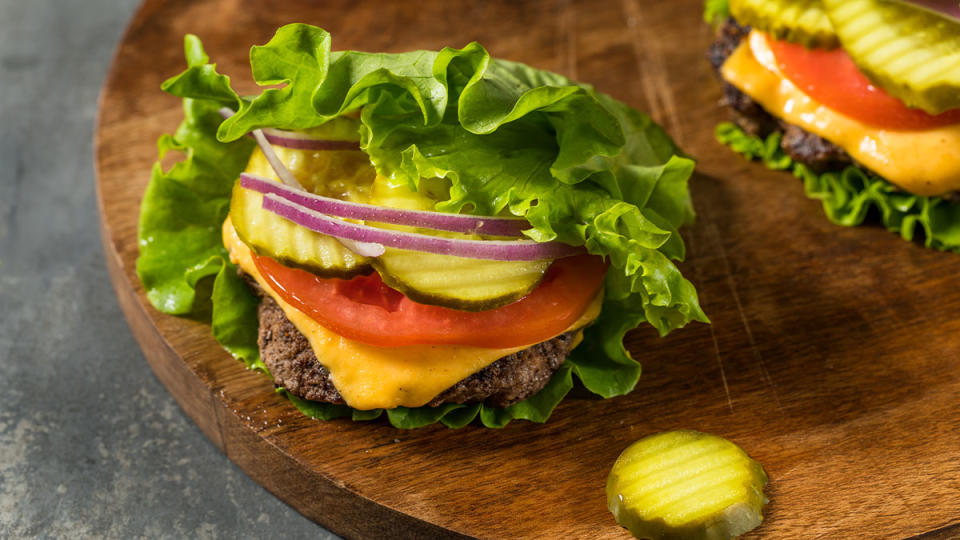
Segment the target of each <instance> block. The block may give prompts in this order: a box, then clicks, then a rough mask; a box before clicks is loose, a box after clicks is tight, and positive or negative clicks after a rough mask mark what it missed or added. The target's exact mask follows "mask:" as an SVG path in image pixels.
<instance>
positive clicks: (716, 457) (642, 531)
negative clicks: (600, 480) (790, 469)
mask: <svg viewBox="0 0 960 540" xmlns="http://www.w3.org/2000/svg"><path fill="white" fill-rule="evenodd" d="M766 483H767V475H766V473H765V472H764V471H763V467H761V466H760V464H759V463H757V462H756V461H754V460H753V459H751V458H750V456H748V455H747V454H746V452H744V451H743V450H742V449H740V447H739V446H737V445H736V444H734V443H732V442H730V441H728V440H726V439H724V438H721V437H717V436H715V435H708V434H706V433H699V432H696V431H668V432H665V433H658V434H655V435H651V436H649V437H645V438H643V439H640V440H639V441H637V442H635V443H633V444H632V445H630V446H629V447H627V449H626V450H624V451H623V453H622V454H620V457H619V458H617V461H616V463H614V465H613V469H611V471H610V475H609V477H608V478H607V506H608V508H610V511H611V512H613V515H614V517H616V519H617V523H619V524H620V525H622V526H624V527H626V528H627V529H628V530H629V531H630V533H631V534H633V535H634V536H636V537H637V538H650V539H652V540H660V539H685V540H700V539H702V540H707V539H710V540H714V539H720V538H734V537H736V536H739V535H741V534H744V533H746V532H747V531H750V530H752V529H754V528H756V527H757V526H759V525H760V523H761V522H762V521H763V514H762V513H761V509H762V507H763V505H764V504H766V502H767V498H766V497H765V496H764V495H763V487H764V486H765V485H766Z"/></svg>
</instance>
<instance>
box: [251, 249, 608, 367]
mask: <svg viewBox="0 0 960 540" xmlns="http://www.w3.org/2000/svg"><path fill="white" fill-rule="evenodd" d="M253 260H254V263H255V264H256V266H257V270H258V271H259V272H260V275H261V276H262V277H263V279H264V280H266V282H267V284H268V285H269V286H270V287H271V288H272V289H273V290H274V291H276V292H277V293H278V294H279V295H280V296H281V297H282V298H283V299H284V300H285V301H286V302H287V303H289V304H291V305H292V306H294V307H296V308H297V309H299V310H300V311H302V312H304V313H305V314H307V315H308V316H309V317H310V318H312V319H313V320H315V321H317V322H318V323H320V324H321V325H322V326H323V327H325V328H327V329H328V330H331V331H333V332H335V333H337V334H339V335H341V336H343V337H346V338H349V339H352V340H355V341H360V342H362V343H367V344H369V345H375V346H378V347H400V346H404V345H472V346H476V347H486V348H493V349H500V348H508V347H520V346H524V345H532V344H535V343H540V342H542V341H546V340H548V339H551V338H553V337H554V336H556V335H558V334H560V333H562V332H563V331H564V330H566V329H567V328H569V327H570V325H572V324H573V323H574V322H576V321H577V319H579V318H580V316H581V315H583V313H584V312H585V311H586V310H587V308H588V307H589V306H590V303H591V302H592V301H593V299H594V298H595V297H596V295H597V293H598V292H599V291H600V287H602V286H603V280H604V277H605V275H606V269H607V265H606V263H605V262H604V261H603V259H602V258H601V257H597V256H593V255H577V256H575V257H566V258H563V259H558V260H557V261H555V262H554V263H553V264H552V265H551V266H550V268H549V269H548V270H547V273H546V275H545V276H544V278H543V281H542V282H541V283H540V285H539V286H538V287H537V288H536V289H534V290H533V292H531V293H530V294H529V295H527V296H525V297H524V298H522V299H520V300H518V301H516V302H514V303H512V304H508V305H506V306H503V307H500V308H497V309H492V310H488V311H477V312H470V311H460V310H456V309H450V308H445V307H440V306H430V305H425V304H418V303H416V302H414V301H413V300H410V299H409V298H407V297H406V296H404V295H403V294H402V293H400V292H399V291H396V290H394V289H391V288H390V287H388V286H387V285H385V284H384V283H383V281H382V280H381V279H380V274H378V273H376V272H373V273H371V274H370V275H368V276H358V277H354V278H353V279H350V280H342V279H324V278H321V277H318V276H316V275H314V274H311V273H309V272H306V271H304V270H299V269H294V268H288V267H286V266H283V265H281V264H280V263H278V262H277V261H275V260H273V259H271V258H269V257H261V256H257V255H254V257H253Z"/></svg>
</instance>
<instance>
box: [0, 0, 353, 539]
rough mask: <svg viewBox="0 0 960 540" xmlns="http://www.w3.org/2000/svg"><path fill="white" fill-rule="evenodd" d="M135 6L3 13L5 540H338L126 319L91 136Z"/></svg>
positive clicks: (0, 443) (1, 501) (0, 391)
mask: <svg viewBox="0 0 960 540" xmlns="http://www.w3.org/2000/svg"><path fill="white" fill-rule="evenodd" d="M137 3H138V2H137V0H83V1H80V0H30V1H22V0H0V141H2V143H0V381H2V384H0V538H20V537H70V538H87V537H107V538H132V537H149V538H161V537H170V538H240V537H245V538H266V537H284V538H336V537H335V536H333V535H331V534H330V533H328V532H327V531H325V530H324V529H322V528H321V527H319V526H317V525H315V524H314V523H312V522H310V521H308V520H307V519H305V518H304V517H302V516H300V515H299V514H298V513H296V512H295V511H294V510H292V509H291V508H289V507H288V506H286V505H285V504H284V503H282V502H280V501H279V500H278V499H276V498H275V497H273V495H271V494H270V493H268V492H267V491H266V490H264V489H262V488H261V487H260V486H258V485H257V484H255V483H254V482H253V481H251V480H250V479H249V478H247V477H246V476H245V475H244V474H243V472H242V471H240V470H239V469H238V468H237V467H235V466H234V465H233V464H232V463H231V462H230V461H229V460H227V459H226V458H225V457H224V456H223V455H222V454H220V452H219V451H217V449H216V448H215V447H214V446H213V445H211V444H210V443H209V442H208V441H207V440H206V438H204V436H203V434H201V433H200V431H199V430H198V429H197V428H196V427H195V426H194V425H193V424H192V423H191V421H190V420H189V419H188V418H187V417H186V416H184V414H183V413H182V412H181V410H180V408H179V407H178V406H177V404H176V403H175V402H174V401H173V399H172V398H171V397H170V395H169V394H167V392H166V390H165V389H164V388H163V386H161V385H160V383H159V382H158V381H157V379H156V378H155V377H154V375H153V373H152V372H151V371H150V367H149V366H148V365H147V363H146V361H145V360H144V358H143V356H142V354H141V353H140V350H139V349H138V348H137V344H136V342H134V340H133V337H132V335H131V334H130V330H129V329H128V327H127V324H126V322H125V321H124V319H123V316H122V314H121V313H120V309H119V307H118V306H117V301H116V299H115V297H114V294H113V289H112V288H111V286H110V281H109V278H108V277H107V271H106V268H105V266H104V261H103V250H102V247H101V244H100V235H99V229H98V217H97V207H96V197H95V194H94V173H93V161H92V160H93V157H92V156H93V148H92V147H93V131H94V120H95V117H96V112H97V95H98V93H99V91H100V86H101V84H102V83H103V79H104V76H105V75H106V72H107V68H108V66H109V62H110V57H111V54H112V52H113V49H114V47H115V45H116V43H117V41H118V40H119V39H120V36H121V34H122V32H123V29H124V25H125V24H126V22H127V20H128V19H129V18H130V16H131V15H132V14H133V12H134V10H135V8H136V5H137ZM158 91H159V89H158Z"/></svg>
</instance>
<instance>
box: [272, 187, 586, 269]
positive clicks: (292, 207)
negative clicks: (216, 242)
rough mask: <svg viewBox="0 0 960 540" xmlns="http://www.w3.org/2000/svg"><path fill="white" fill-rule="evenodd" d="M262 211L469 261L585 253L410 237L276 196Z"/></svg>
mask: <svg viewBox="0 0 960 540" xmlns="http://www.w3.org/2000/svg"><path fill="white" fill-rule="evenodd" d="M263 209H264V210H267V211H270V212H273V213H275V214H277V215H279V216H280V217H283V218H285V219H288V220H290V221H292V222H294V223H296V224H297V225H301V226H303V227H306V228H308V229H310V230H312V231H315V232H318V233H321V234H326V235H329V236H333V237H335V238H346V239H348V240H355V241H359V242H373V243H378V244H383V245H384V246H388V247H394V248H398V249H408V250H412V251H423V252H426V253H436V254H438V255H452V256H455V257H466V258H470V259H486V260H494V261H537V260H542V259H558V258H561V257H567V256H570V255H576V254H579V253H583V249H582V248H578V247H574V246H569V245H567V244H562V243H560V242H534V241H532V240H511V241H502V240H462V239H458V238H443V237H439V236H430V235H426V234H416V233H408V232H402V231H392V230H388V229H379V228H376V227H370V226H369V225H359V224H356V223H350V222H348V221H343V220H341V219H337V218H333V217H330V216H327V215H325V214H323V213H320V212H317V211H314V210H311V209H309V208H307V207H305V206H301V205H299V204H296V203H294V202H291V201H288V200H287V199H284V198H282V197H280V196H279V195H276V194H274V193H268V194H266V195H264V196H263Z"/></svg>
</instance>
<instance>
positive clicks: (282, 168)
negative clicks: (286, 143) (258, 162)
mask: <svg viewBox="0 0 960 540" xmlns="http://www.w3.org/2000/svg"><path fill="white" fill-rule="evenodd" d="M250 134H251V135H253V138H254V139H256V141H257V145H258V146H259V147H260V150H261V151H263V156H264V157H266V158H267V162H269V163H270V166H271V167H273V170H274V172H276V173H277V176H279V177H280V180H282V181H283V183H284V184H286V185H288V186H290V187H291V188H295V189H299V190H302V189H303V186H301V185H300V182H297V179H296V178H295V177H294V176H293V173H292V172H290V169H288V168H287V166H286V165H284V164H283V161H281V160H280V156H278V155H277V152H276V151H275V150H274V149H273V146H271V145H270V143H269V142H267V138H266V137H265V136H264V135H263V132H262V131H260V130H259V129H255V130H253V131H251V132H250Z"/></svg>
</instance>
